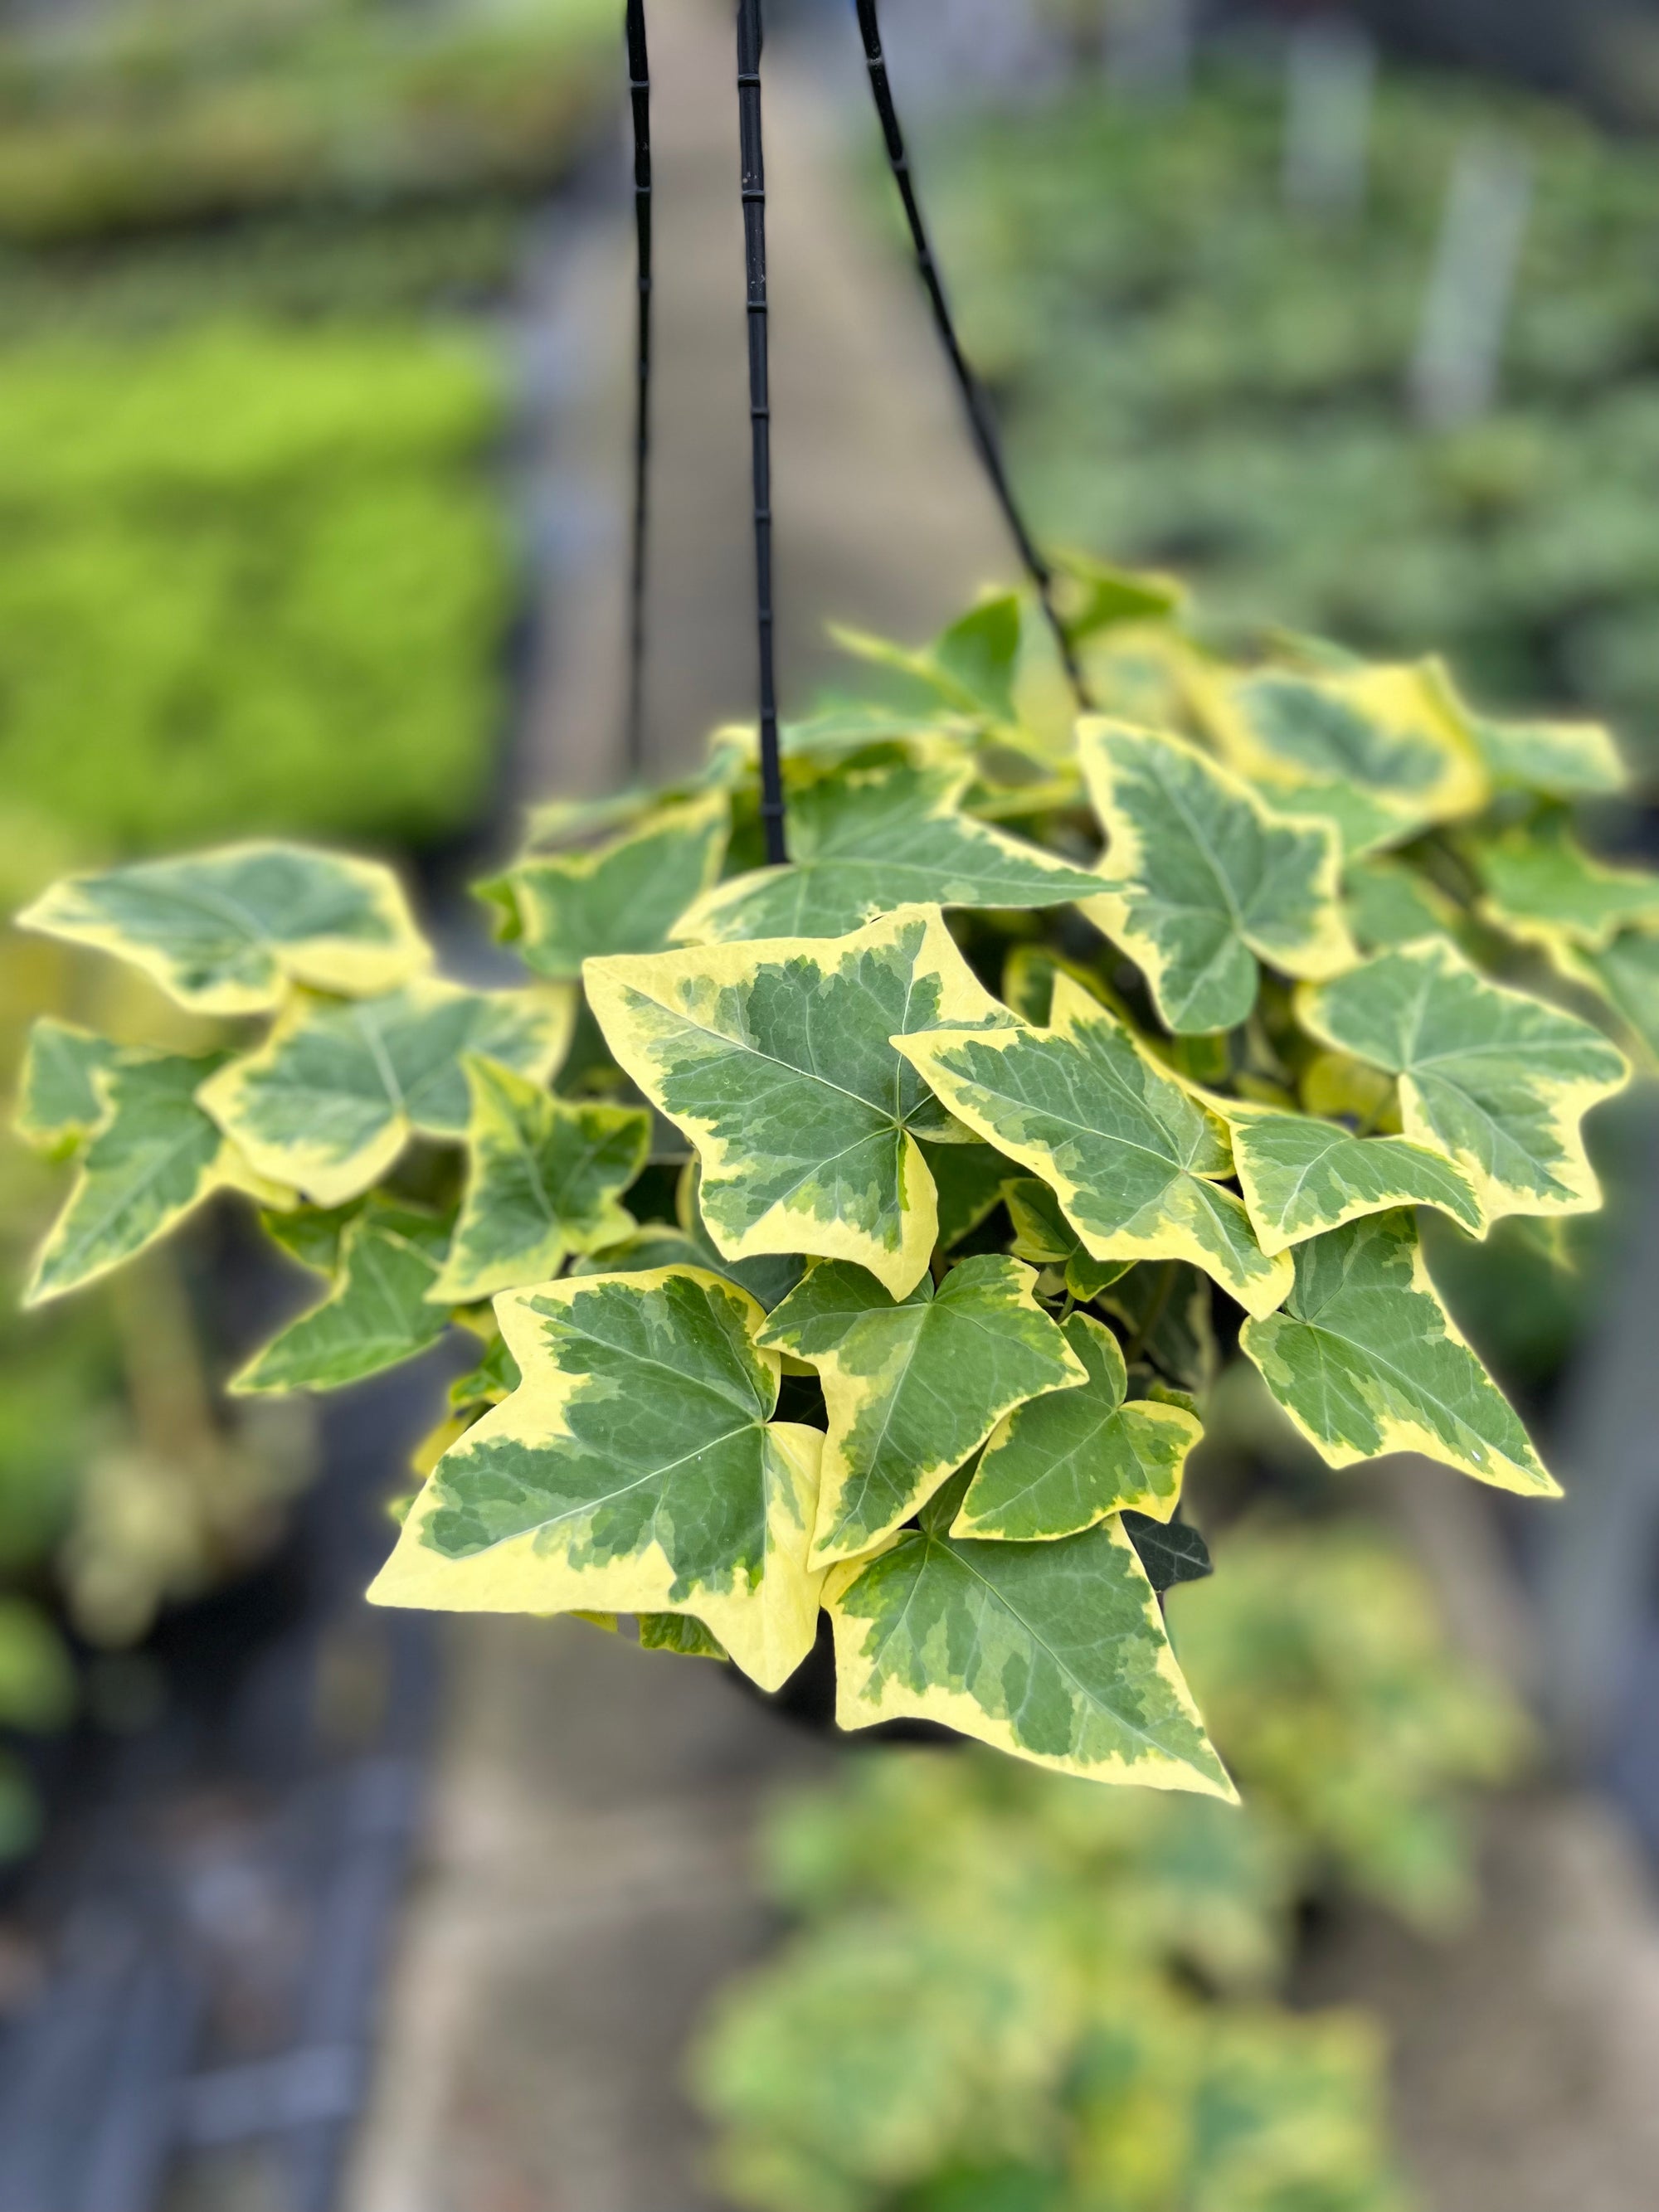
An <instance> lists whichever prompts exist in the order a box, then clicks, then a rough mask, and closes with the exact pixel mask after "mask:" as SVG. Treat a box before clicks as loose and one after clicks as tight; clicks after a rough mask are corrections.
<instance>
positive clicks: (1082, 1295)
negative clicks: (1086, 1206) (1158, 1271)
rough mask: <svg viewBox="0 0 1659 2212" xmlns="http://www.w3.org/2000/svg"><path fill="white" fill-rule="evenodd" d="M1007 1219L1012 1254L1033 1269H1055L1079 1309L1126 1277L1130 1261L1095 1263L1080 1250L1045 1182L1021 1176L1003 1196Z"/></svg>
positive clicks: (1075, 1232)
mask: <svg viewBox="0 0 1659 2212" xmlns="http://www.w3.org/2000/svg"><path fill="white" fill-rule="evenodd" d="M1007 1202H1008V1218H1009V1220H1010V1221H1011V1222H1012V1225H1013V1231H1014V1242H1013V1248H1012V1249H1013V1254H1014V1257H1015V1258H1016V1259H1017V1260H1029V1261H1030V1262H1031V1263H1032V1265H1033V1266H1034V1267H1058V1268H1060V1270H1061V1271H1062V1272H1063V1273H1064V1275H1065V1277H1066V1289H1067V1290H1068V1291H1070V1292H1071V1294H1072V1296H1073V1297H1074V1298H1076V1299H1077V1300H1078V1302H1079V1304H1082V1305H1087V1304H1089V1303H1090V1301H1091V1299H1093V1298H1097V1297H1099V1295H1100V1293H1101V1292H1102V1291H1103V1290H1104V1289H1105V1288H1106V1286H1107V1285H1108V1284H1109V1283H1115V1282H1116V1280H1117V1279H1118V1277H1119V1276H1120V1275H1122V1274H1127V1272H1128V1270H1129V1269H1130V1268H1131V1267H1133V1265H1134V1262H1133V1260H1096V1259H1092V1258H1091V1256H1090V1255H1089V1253H1088V1252H1087V1251H1086V1250H1085V1249H1084V1243H1083V1239H1082V1238H1081V1237H1079V1235H1078V1233H1077V1231H1076V1230H1075V1229H1073V1226H1072V1225H1071V1223H1070V1222H1069V1221H1068V1220H1067V1219H1066V1216H1065V1214H1064V1213H1063V1212H1061V1211H1060V1200H1058V1199H1057V1198H1056V1197H1055V1195H1054V1192H1053V1191H1052V1190H1050V1189H1049V1188H1048V1184H1047V1183H1046V1182H1039V1181H1038V1180H1037V1178H1036V1176H1021V1177H1020V1178H1019V1180H1018V1182H1014V1183H1011V1184H1010V1185H1009V1187H1008V1192H1007Z"/></svg>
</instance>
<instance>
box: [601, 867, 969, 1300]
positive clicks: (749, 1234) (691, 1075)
mask: <svg viewBox="0 0 1659 2212" xmlns="http://www.w3.org/2000/svg"><path fill="white" fill-rule="evenodd" d="M584 981H585V983H586V989H587V996H588V1003H589V1004H590V1006H592V1010H593V1012H594V1014H595V1016H596V1018H598V1021H599V1026H600V1028H601V1029H602V1030H604V1032H605V1041H606V1042H607V1043H608V1044H609V1046H610V1048H611V1052H612V1053H613V1054H614V1055H615V1057H616V1058H617V1060H618V1061H619V1062H620V1063H621V1065H622V1066H623V1067H624V1068H625V1069H626V1070H627V1071H628V1073H629V1075H631V1076H632V1077H633V1079H634V1080H635V1083H637V1084H638V1085H639V1086H640V1088H641V1091H644V1093H645V1095H646V1097H647V1098H649V1099H650V1100H651V1101H652V1103H653V1104H654V1105H656V1106H657V1107H659V1109H661V1111H662V1112H663V1113H664V1114H665V1115H667V1117H668V1119H669V1120H670V1121H672V1122H674V1123H675V1124H676V1126H677V1127H679V1128H681V1129H683V1130H684V1132H685V1133H686V1135H687V1136H688V1137H690V1139H691V1141H692V1143H693V1144H694V1145H695V1146H696V1149H697V1153H698V1156H699V1158H700V1159H701V1161H702V1191H701V1202H702V1214H703V1218H704V1220H705V1221H706V1222H707V1224H708V1230H709V1233H710V1234H711V1236H712V1237H714V1242H715V1243H716V1244H717V1245H718V1246H719V1247H720V1250H721V1251H722V1252H723V1253H725V1254H726V1256H727V1257H728V1258H730V1259H733V1260H744V1259H750V1258H752V1257H754V1256H755V1255H757V1254H760V1253H765V1252H805V1253H811V1254H814V1255H817V1256H819V1257H821V1258H823V1259H831V1260H852V1261H856V1262H857V1263H858V1264H859V1265H860V1266H861V1267H868V1268H869V1269H870V1271H871V1272H872V1274H875V1275H877V1276H878V1277H879V1279H881V1281H882V1282H884V1284H885V1285H886V1286H887V1288H888V1289H889V1290H890V1291H891V1292H892V1294H893V1296H894V1297H905V1296H906V1295H907V1294H908V1292H909V1291H911V1290H913V1289H914V1288H915V1285H916V1283H917V1281H918V1280H919V1279H920V1278H921V1276H922V1275H923V1274H924V1273H926V1271H927V1260H928V1255H929V1254H930V1253H931V1252H932V1250H933V1243H934V1239H935V1237H936V1235H937V1233H938V1206H937V1201H936V1199H935V1195H934V1190H933V1178H932V1177H931V1176H929V1174H928V1172H927V1164H926V1162H925V1161H924V1160H923V1158H922V1155H921V1150H920V1147H919V1146H918V1144H917V1141H916V1139H918V1137H922V1136H928V1137H934V1138H938V1137H939V1136H941V1135H944V1134H946V1133H948V1131H949V1117H948V1116H947V1115H945V1114H944V1113H943V1111H942V1109H940V1108H939V1104H938V1103H937V1101H936V1100H934V1099H933V1097H930V1096H929V1094H928V1091H927V1085H925V1084H924V1083H923V1082H922V1080H921V1078H920V1077H919V1076H918V1075H917V1074H915V1072H914V1071H913V1070H912V1069H911V1068H910V1067H909V1066H907V1065H906V1063H905V1062H904V1060H902V1059H901V1058H900V1056H899V1054H897V1053H896V1051H895V1050H894V1048H893V1045H892V1043H891V1042H890V1040H891V1039H892V1038H893V1037H894V1036H895V1035H896V1034H903V1033H908V1032H910V1031H914V1030H926V1029H929V1028H932V1027H933V1026H934V1025H935V1024H939V1023H952V1024H963V1025H969V1024H979V1023H985V1022H994V1021H996V1020H999V1019H1001V1020H1008V1019H1011V1018H1012V1017H1011V1016H1009V1015H1008V1013H1007V1012H1006V1008H1003V1007H1000V1006H998V1004H997V1001H996V1000H994V999H993V998H992V997H991V996H990V994H989V993H988V992H987V991H986V990H984V989H983V988H982V987H981V985H980V984H979V983H978V982H977V981H975V977H974V975H973V973H972V970H971V969H969V966H968V964H967V963H966V962H965V961H964V960H963V957H962V955H961V954H960V953H959V952H958V951H957V948H956V945H954V943H953V942H952V941H951V935H950V933H949V931H948V930H947V929H946V928H945V922H944V919H943V917H942V916H941V915H940V914H939V911H938V909H937V908H926V907H910V908H902V909H901V910H900V911H899V912H898V913H896V914H892V915H884V916H883V918H882V919H881V920H879V921H872V922H871V923H870V924H869V925H868V926H867V927H866V928H864V929H861V930H857V931H855V932H854V933H852V934H851V935H850V936H848V937H842V938H832V939H823V938H800V939H793V938H786V939H773V940H763V941H762V942H761V943H758V944H754V945H714V946H710V947H707V948H705V947H702V946H696V947H693V948H692V949H690V950H689V951H683V952H667V953H662V954H659V955H658V956H657V957H654V958H649V957H647V958H640V959H618V960H591V961H589V963H588V964H587V967H586V970H585V974H584Z"/></svg>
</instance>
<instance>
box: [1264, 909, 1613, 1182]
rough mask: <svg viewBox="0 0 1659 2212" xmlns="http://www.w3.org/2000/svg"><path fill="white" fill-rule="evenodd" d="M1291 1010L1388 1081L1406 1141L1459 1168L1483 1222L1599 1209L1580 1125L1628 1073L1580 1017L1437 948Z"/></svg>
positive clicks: (1373, 963) (1384, 958)
mask: <svg viewBox="0 0 1659 2212" xmlns="http://www.w3.org/2000/svg"><path fill="white" fill-rule="evenodd" d="M1301 1013H1302V1020H1303V1024H1304V1027H1305V1028H1307V1029H1309V1030H1311V1031H1312V1033H1313V1034H1314V1036H1316V1037H1319V1038H1320V1039H1322V1041H1323V1042H1326V1043H1328V1044H1331V1045H1334V1046H1335V1047H1336V1048H1338V1049H1339V1050H1340V1051H1342V1052H1347V1053H1352V1054H1354V1055H1355V1057H1356V1058H1358V1059H1360V1060H1368V1061H1370V1064H1371V1066H1373V1067H1378V1068H1382V1069H1383V1070H1385V1071H1386V1072H1387V1073H1389V1074H1390V1075H1394V1076H1396V1077H1398V1079H1399V1084H1400V1109H1401V1126H1402V1128H1403V1130H1404V1133H1405V1134H1406V1135H1407V1137H1410V1138H1413V1139H1415V1140H1416V1142H1417V1143H1419V1144H1420V1145H1426V1146H1428V1147H1429V1148H1430V1150H1431V1151H1432V1152H1440V1153H1442V1154H1443V1155H1444V1157H1445V1158H1447V1159H1449V1160H1450V1161H1451V1162H1452V1163H1453V1164H1454V1165H1455V1166H1456V1167H1457V1168H1458V1169H1460V1170H1462V1174H1463V1176H1464V1177H1465V1179H1466V1181H1467V1182H1468V1185H1469V1187H1470V1188H1471V1190H1472V1191H1473V1193H1474V1198H1475V1200H1476V1203H1477V1204H1478V1205H1479V1206H1480V1211H1481V1215H1482V1217H1483V1219H1485V1220H1486V1221H1496V1220H1498V1218H1500V1217H1501V1216H1502V1215H1504V1214H1506V1213H1589V1212H1594V1211H1595V1208H1596V1206H1598V1205H1599V1204H1600V1203H1601V1194H1600V1192H1599V1190H1598V1188H1597V1187H1596V1181H1595V1173H1594V1171H1593V1170H1592V1169H1591V1167H1590V1164H1589V1160H1588V1159H1587V1158H1586V1157H1585V1154H1584V1143H1583V1136H1582V1134H1581V1133H1580V1130H1579V1123H1580V1121H1581V1120H1582V1119H1583V1115H1584V1114H1585V1112H1586V1111H1587V1109H1589V1107H1591V1106H1593V1105H1594V1104H1595V1103H1596V1101H1597V1100H1598V1099H1601V1098H1606V1097H1609V1096H1610V1095H1611V1093H1612V1092H1613V1091H1617V1090H1619V1089H1620V1087H1621V1086H1622V1085H1624V1083H1625V1082H1626V1079H1628V1076H1629V1073H1630V1070H1629V1067H1628V1066H1627V1065H1626V1060H1625V1058H1624V1055H1623V1054H1622V1053H1620V1052H1619V1051H1618V1050H1617V1049H1616V1048H1614V1047H1613V1045H1611V1044H1609V1043H1608V1042H1607V1039H1606V1038H1605V1037H1604V1036H1602V1035H1601V1031H1600V1030H1594V1029H1592V1028H1591V1027H1590V1026H1589V1023H1588V1022H1581V1021H1578V1020H1576V1019H1575V1018H1574V1017H1573V1016H1572V1015H1571V1014H1564V1013H1562V1012H1559V1011H1558V1010H1557V1009H1556V1008H1555V1007H1553V1006H1545V1005H1544V1004H1543V1003H1542V1002H1541V1000H1537V999H1533V998H1529V997H1528V996H1527V994H1525V993H1524V992H1521V991H1510V990H1504V989H1502V988H1500V987H1499V986H1498V985H1497V984H1495V983H1489V982H1487V981H1486V978H1485V977H1484V976H1483V975H1478V974H1477V973H1476V972H1475V970H1474V969H1473V968H1472V967H1470V965H1469V963H1468V961H1467V960H1465V959H1464V958H1463V957H1462V954H1461V953H1458V952H1455V951H1453V949H1452V948H1451V946H1450V945H1445V944H1438V943H1429V944H1424V945H1411V946H1407V948H1405V949H1404V950H1403V951H1395V952H1384V953H1381V954H1379V955H1378V957H1376V959H1375V960H1370V961H1367V962H1366V963H1365V965H1364V967H1363V968H1356V969H1354V970H1353V971H1352V974H1350V975H1342V976H1339V977H1338V979H1337V980H1336V981H1334V983H1326V984H1322V985H1321V986H1319V987H1317V988H1310V989H1308V990H1306V991H1305V992H1304V995H1303V1000H1302V1003H1301Z"/></svg>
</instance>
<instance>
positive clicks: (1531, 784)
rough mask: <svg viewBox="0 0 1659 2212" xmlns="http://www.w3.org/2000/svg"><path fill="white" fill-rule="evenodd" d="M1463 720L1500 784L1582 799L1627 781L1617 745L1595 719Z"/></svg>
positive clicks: (1479, 717)
mask: <svg viewBox="0 0 1659 2212" xmlns="http://www.w3.org/2000/svg"><path fill="white" fill-rule="evenodd" d="M1466 712H1467V710H1466ZM1468 727H1469V734H1470V736H1471V737H1472V738H1474V743H1475V747H1476V750H1478V751H1479V752H1480V757H1481V758H1482V759H1483V760H1484V761H1485V762H1486V767H1487V769H1489V771H1490V772H1491V775H1492V781H1493V782H1494V783H1496V784H1497V785H1498V787H1499V788H1500V789H1504V788H1508V789H1510V790H1521V791H1536V792H1541V793H1543V795H1544V796H1545V797H1546V798H1548V799H1588V798H1593V797H1595V796H1597V795H1599V794H1602V793H1612V792H1616V791H1623V790H1624V789H1625V788H1626V786H1627V785H1628V784H1629V782H1630V775H1629V771H1628V770H1627V769H1626V766H1625V763H1624V762H1623V761H1622V760H1621V759H1620V756H1619V748H1618V746H1617V745H1616V744H1614V742H1613V738H1612V736H1611V735H1610V733H1609V732H1607V731H1606V730H1604V729H1603V728H1601V726H1600V724H1599V723H1595V722H1494V721H1491V720H1488V719H1487V718H1486V716H1484V715H1481V714H1468Z"/></svg>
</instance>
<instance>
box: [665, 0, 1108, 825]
mask: <svg viewBox="0 0 1659 2212" xmlns="http://www.w3.org/2000/svg"><path fill="white" fill-rule="evenodd" d="M855 5H856V9H857V14H858V21H859V32H860V37H861V38H862V40H863V42H864V58H865V63H866V67H867V69H868V71H869V77H870V89H871V92H872V94H873V96H874V99H875V104H876V113H877V116H878V118H879V121H880V124H881V131H882V137H883V139H884V143H885V144H886V149H887V161H888V166H889V167H890V170H891V172H892V175H893V181H894V183H895V185H896V186H897V188H898V194H899V197H900V199H901V201H902V204H903V207H904V214H905V219H906V221H907V222H908V225H909V228H910V240H911V244H912V246H913V247H914V249H915V262H916V270H917V273H918V275H919V276H921V282H922V285H923V287H924V289H925V290H926V292H927V300H928V304H929V306H930V307H932V309H933V325H934V328H935V330H936V331H937V332H938V335H939V343H940V344H941V345H942V346H943V348H944V349H945V358H946V360H947V361H948V362H949V363H950V367H951V374H952V375H953V376H954V378H955V380H956V385H957V392H959V393H960V395H961V398H962V403H963V410H964V413H965V414H966V416H967V422H968V428H969V435H970V437H971V438H972V440H973V444H974V448H975V452H976V453H977V454H978V456H979V459H980V463H981V466H982V467H983V469H984V471H985V474H986V477H987V480H988V481H989V483H990V485H991V489H992V490H993V492H994V494H995V495H996V500H997V503H998V505H999V506H1000V507H1001V509H1002V513H1003V517H1004V519H1005V520H1006V523H1007V525H1008V529H1009V532H1010V534H1011V535H1012V538H1013V540H1014V544H1015V545H1016V546H1017V548H1018V552H1019V557H1020V560H1021V562H1023V563H1024V568H1025V572H1026V574H1027V575H1029V576H1030V580H1031V582H1032V584H1033V586H1035V588H1036V594H1037V598H1038V600H1039V602H1040V603H1041V605H1042V611H1043V614H1044V616H1045V617H1046V618H1047V620H1048V627H1049V629H1051V630H1052V632H1053V633H1054V643H1055V645H1056V647H1058V648H1059V652H1060V659H1061V662H1062V663H1063V665H1064V666H1065V670H1066V678H1067V680H1068V681H1069V683H1070V684H1071V687H1072V692H1073V696H1074V697H1075V699H1076V701H1077V703H1078V705H1079V708H1088V707H1090V706H1091V704H1092V702H1091V699H1090V696H1089V691H1088V686H1087V684H1085V680H1084V677H1083V671H1082V669H1081V667H1080V666H1079V662H1078V657H1077V653H1076V650H1075V648H1074V647H1073V643H1072V640H1071V637H1070V635H1068V633H1067V631H1066V625H1065V623H1064V622H1063V620H1062V619H1061V617H1060V610H1059V608H1058V607H1057V606H1056V605H1055V604H1054V571H1053V569H1052V568H1050V567H1049V565H1048V562H1047V561H1046V560H1045V559H1044V557H1043V556H1042V552H1041V551H1040V550H1038V547H1037V544H1036V539H1035V538H1033V537H1032V535H1031V533H1030V529H1029V528H1028V526H1027V525H1026V521H1025V518H1024V513H1023V512H1022V511H1021V508H1020V505H1019V502H1018V500H1017V499H1016V497H1015V495H1014V490H1013V487H1012V484H1011V483H1009V481H1008V472H1007V469H1006V465H1005V463H1004V460H1003V456H1002V446H1001V441H1000V438H999V436H998V434H997V427H996V422H995V420H994V416H993V415H992V412H991V408H990V403H989V401H988V400H987V398H986V396H985V393H984V391H983V389H982V388H981V385H980V383H979V380H978V379H977V378H976V377H975V374H974V373H973V370H972V369H971V368H970V367H969V363H968V360H967V357H966V356H965V355H964V354H963V350H962V343H961V340H960V338H959V337H958V336H957V327H956V321H955V318H954V317H953V316H952V314H951V307H950V302H949V301H948V300H947V299H946V298H945V287H944V283H943V282H942V281H941V279H940V276H939V266H938V264H937V263H936V262H935V260H934V258H933V244H932V240H930V238H929V235H928V231H927V222H926V219H925V218H924V216H923V215H922V211H921V201H920V199H919V198H918V197H917V193H916V186H915V177H914V175H913V174H912V172H911V168H910V161H909V155H908V149H907V148H906V145H905V140H904V132H903V129H902V125H901V124H900V122H899V118H898V110H897V108H896V106H895V104H894V100H893V90H892V85H891V82H890V79H889V77H888V74H887V60H886V56H885V54H884V52H883V49H882V43H881V21H880V16H879V14H878V0H855ZM737 30H738V137H739V144H740V150H741V188H742V197H743V231H744V272H745V276H746V280H747V310H748V329H749V422H750V476H751V481H752V486H753V503H754V526H755V626H756V635H757V648H758V658H759V677H760V767H761V807H760V814H761V827H762V830H763V835H764V837H765V843H766V857H767V860H768V861H769V863H770V864H772V865H780V864H781V863H783V862H785V861H787V859H788V851H787V842H786V838H785V830H784V804H783V778H782V772H781V763H780V760H779V751H778V708H777V660H776V653H775V640H774V619H773V605H772V410H771V394H770V379H769V359H768V355H769V324H768V313H767V288H766V163H765V155H764V148H763V137H762V127H761V48H762V44H763V24H762V19H761V0H737ZM627 40H628V81H629V99H630V101H631V105H632V109H633V123H634V219H635V245H636V252H637V281H638V301H639V322H638V346H637V354H636V404H635V443H634V520H633V544H632V560H631V568H630V576H629V682H628V724H627V741H628V763H629V770H630V773H631V774H632V775H634V776H635V779H637V778H638V777H639V776H640V775H641V774H642V772H643V769H644V751H645V601H646V566H647V532H648V524H649V485H650V464H651V337H652V230H651V213H652V208H651V197H652V179H651V67H650V58H649V54H648V51H647V43H646V24H645V0H627Z"/></svg>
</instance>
